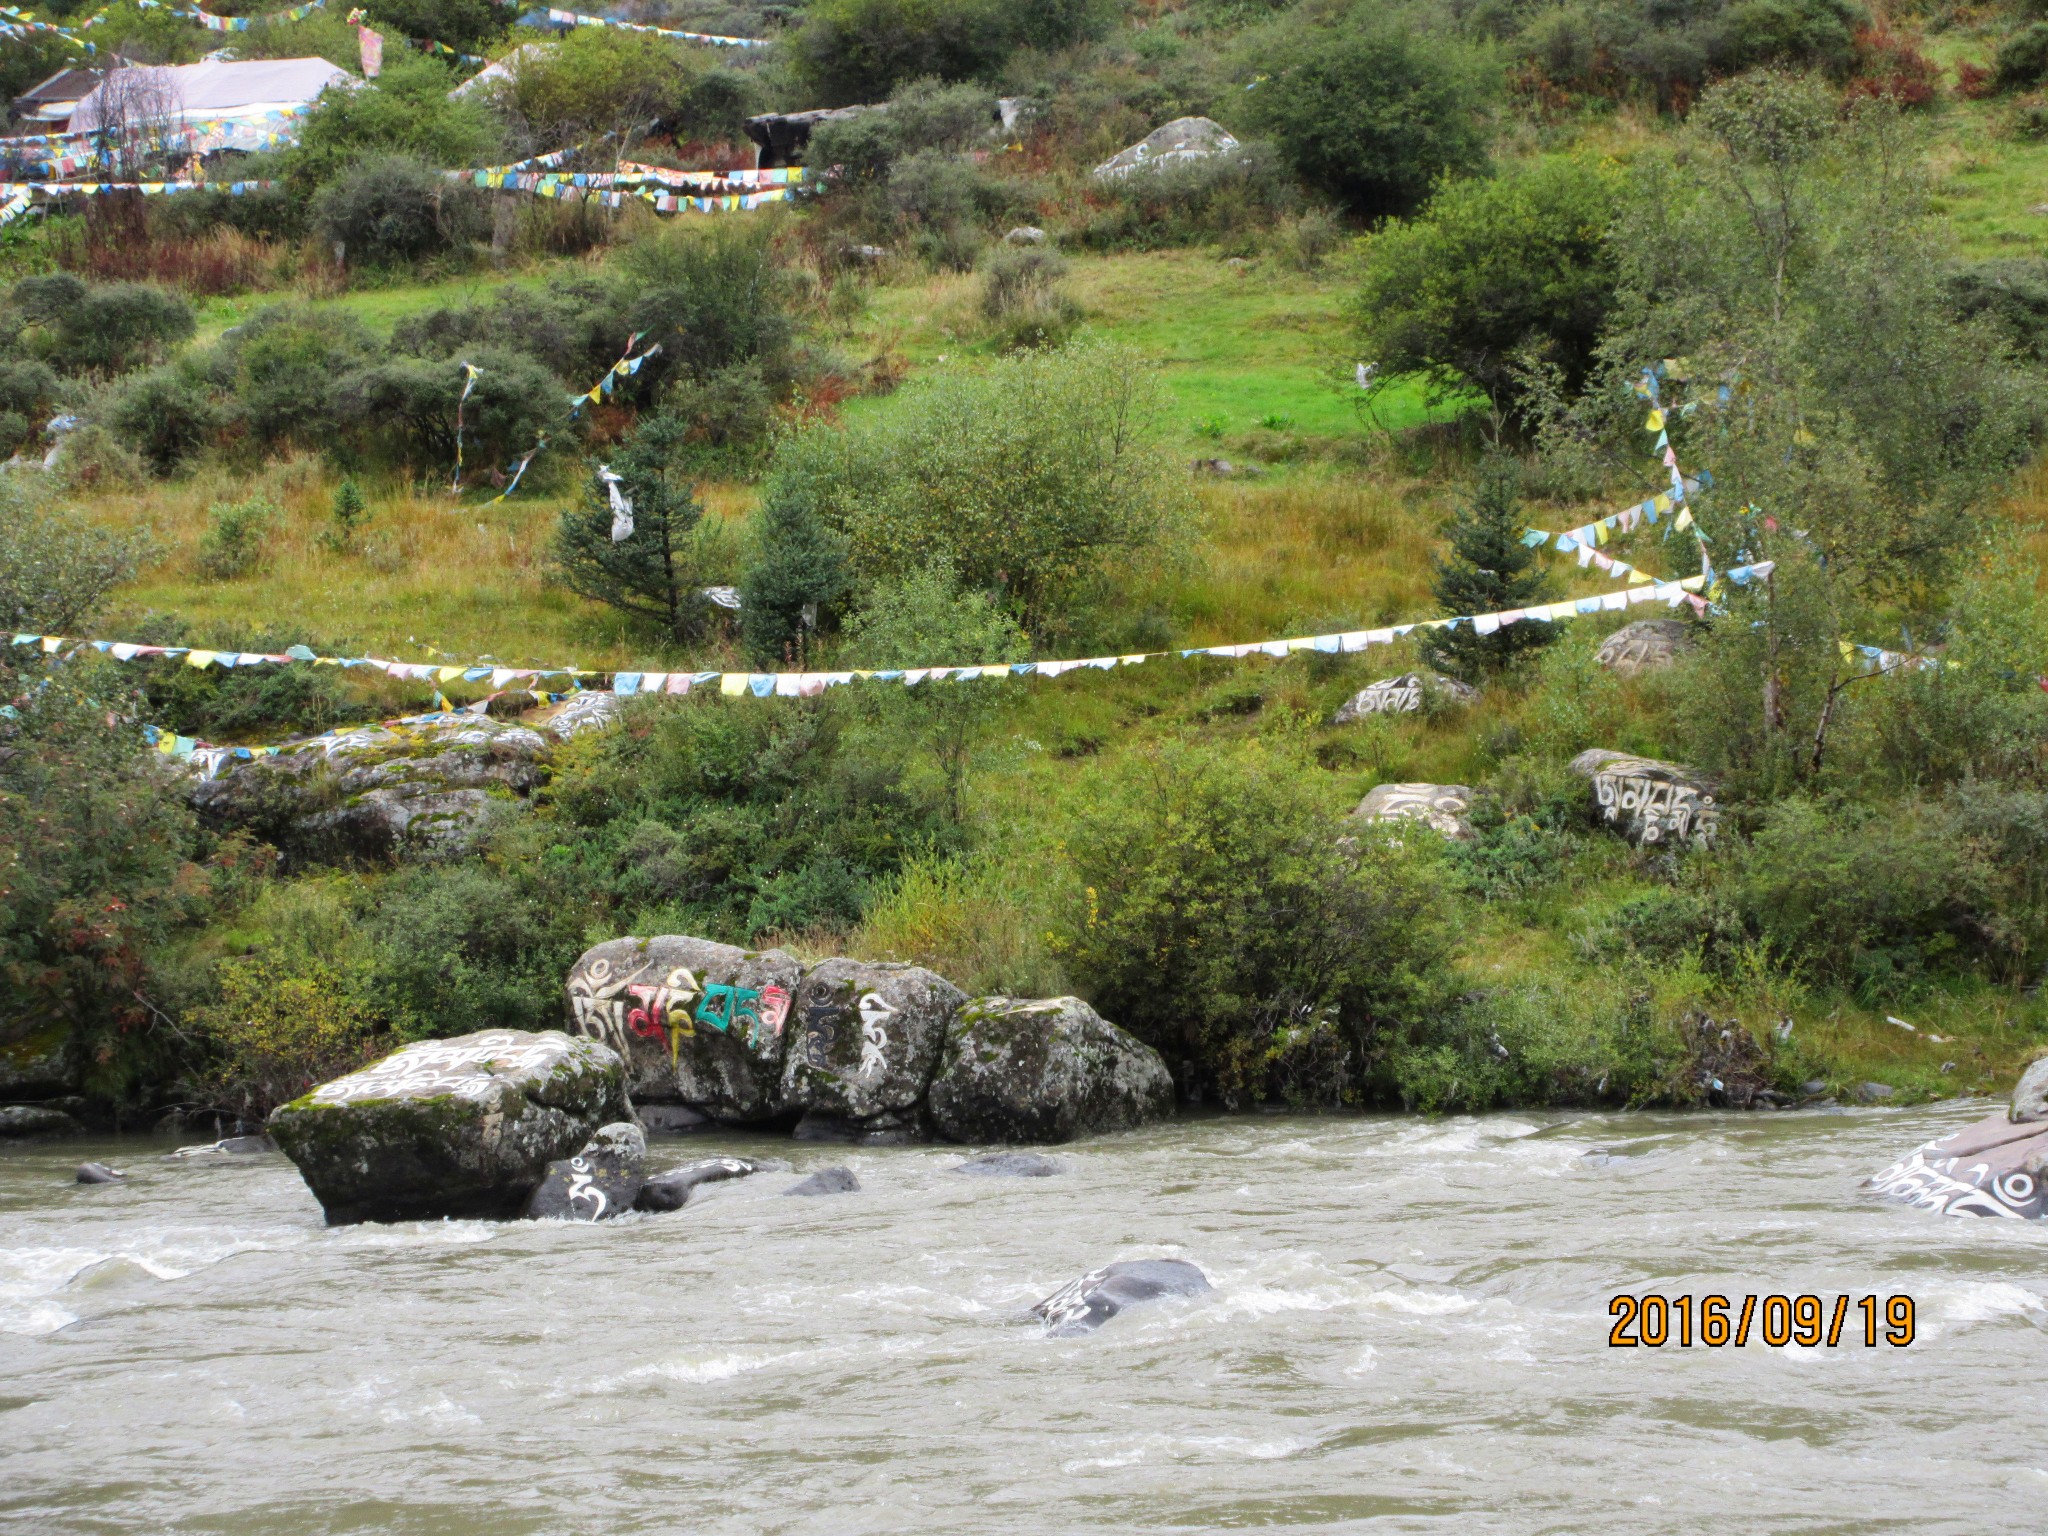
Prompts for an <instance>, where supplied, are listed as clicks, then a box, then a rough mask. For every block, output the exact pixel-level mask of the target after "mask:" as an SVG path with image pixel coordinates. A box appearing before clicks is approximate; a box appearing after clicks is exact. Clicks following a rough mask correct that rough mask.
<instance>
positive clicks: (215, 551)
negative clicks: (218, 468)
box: [199, 496, 282, 581]
mask: <svg viewBox="0 0 2048 1536" xmlns="http://www.w3.org/2000/svg"><path fill="white" fill-rule="evenodd" d="M281 516H282V514H281V513H280V512H279V511H278V508H277V507H276V505H275V504H274V503H272V502H269V501H266V500H265V499H264V498H263V497H261V496H252V497H250V498H249V499H248V500H247V501H217V502H215V503H214V504H213V505H212V506H211V507H209V508H207V511H206V533H205V535H204V536H203V537H202V538H201V539H200V541H199V573H200V575H202V576H204V577H206V578H207V580H209V581H233V580H234V579H235V578H236V577H238V576H246V575H248V574H249V573H250V572H251V571H253V570H255V569H256V567H257V566H258V565H260V564H261V563H262V562H263V560H264V559H265V557H266V555H267V553H268V552H267V551H266V550H265V548H264V545H265V544H266V543H267V542H268V541H269V539H270V536H271V535H272V534H273V533H275V532H276V531H277V525H278V521H279V519H280V517H281Z"/></svg>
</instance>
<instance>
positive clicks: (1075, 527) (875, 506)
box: [770, 344, 1188, 627]
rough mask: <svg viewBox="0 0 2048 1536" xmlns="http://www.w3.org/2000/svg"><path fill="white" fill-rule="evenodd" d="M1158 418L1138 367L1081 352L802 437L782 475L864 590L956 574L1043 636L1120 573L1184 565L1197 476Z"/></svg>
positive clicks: (984, 375)
mask: <svg viewBox="0 0 2048 1536" xmlns="http://www.w3.org/2000/svg"><path fill="white" fill-rule="evenodd" d="M1157 421H1158V397H1157V392H1156V386H1155V385H1154V383H1153V381H1152V379H1151V377H1150V373H1149V370H1147V369H1146V368H1145V367H1144V365H1143V364H1141V363H1140V362H1139V360H1138V359H1137V358H1136V357H1134V356H1132V355H1130V354H1128V353H1126V352H1123V351H1121V350H1118V349H1117V348H1114V347H1110V346H1101V345H1081V344H1076V345H1073V346H1069V347H1065V348H1062V349H1060V350H1058V351H1054V352H1044V353H1020V354H1018V355H1016V356H1014V357H1009V358H1005V359H1002V360H1001V361H999V362H997V363H995V364H993V365H992V366H990V367H988V368H987V369H985V370H979V371H976V372H973V373H969V372H965V371H957V372H949V373H940V374H936V375H933V376H932V377H931V378H929V379H927V380H925V381H924V382H922V383H920V384H917V385H913V386H912V388H911V390H910V392H909V393H908V394H906V396H905V398H904V399H903V401H902V404H901V406H900V407H899V408H898V409H895V410H892V411H891V412H890V413H889V415H888V416H886V417H883V418H879V419H875V420H871V421H863V422H861V423H860V424H858V425H857V426H854V427H852V428H849V429H846V430H834V429H830V428H823V427H820V428H815V429H813V430H812V431H809V432H806V433H804V434H803V435H801V436H799V437H797V438H794V439H792V440H791V441H790V442H789V443H788V444H786V445H785V446H784V448H783V449H782V450H781V452H780V453H778V455H777V458H776V476H777V478H778V480H780V479H781V478H782V477H785V476H787V477H789V479H790V483H791V484H792V485H794V486H797V487H800V488H801V491H802V493H803V494H806V495H809V496H810V497H812V498H813V502H814V505H815V506H816V507H817V509H818V513H819V515H820V516H821V517H822V518H823V520H824V521H825V524H826V526H828V527H830V528H832V529H834V530H836V531H837V532H839V533H841V534H842V535H844V536H845V537H846V539H847V540H848V543H849V546H850V549H851V553H852V557H853V562H854V566H855V569H856V571H857V572H858V573H859V575H860V576H861V577H862V578H864V579H867V580H885V579H891V578H901V577H902V576H905V575H908V574H910V573H911V572H913V571H916V570H919V569H922V568H924V567H926V566H930V565H947V566H950V567H951V568H952V569H954V570H955V571H956V572H957V573H958V574H959V576H960V578H961V580H962V581H963V582H964V583H965V584H966V585H968V586H970V587H973V588H976V589H978V590H981V591H985V592H991V593H996V594H999V595H1000V596H1001V597H1002V598H1003V599H1004V601H1005V603H1006V605H1007V606H1009V607H1010V608H1011V610H1012V611H1013V612H1015V613H1017V614H1018V615H1019V616H1020V617H1021V618H1023V620H1024V622H1025V623H1026V625H1027V627H1030V626H1032V625H1034V624H1035V623H1036V621H1037V619H1038V618H1040V617H1042V616H1044V615H1046V614H1049V613H1052V612H1055V611H1058V610H1061V609H1071V608H1072V607H1073V606H1074V605H1075V604H1076V602H1078V601H1080V600H1082V599H1084V598H1085V596H1086V595H1087V588H1088V584H1089V583H1090V582H1091V581H1093V580H1095V579H1096V578H1098V577H1099V576H1101V575H1102V574H1103V573H1105V572H1106V571H1107V570H1108V569H1109V568H1110V566H1111V565H1112V563H1114V564H1115V566H1116V567H1117V569H1118V571H1119V573H1120V574H1122V575H1125V576H1128V573H1129V571H1130V570H1131V569H1132V568H1133V566H1134V565H1136V564H1139V563H1142V562H1147V561H1153V562H1156V561H1158V560H1160V559H1162V558H1164V559H1167V560H1172V559H1175V558H1178V557H1179V556H1180V554H1181V552H1182V550H1183V548H1184V535H1185V530H1186V514H1187V510H1188V508H1187V489H1186V478H1185V473H1184V472H1183V471H1182V470H1181V469H1180V467H1179V466H1178V465H1177V464H1175V463H1174V462H1173V461H1171V460H1169V459H1168V458H1166V457H1165V456H1164V454H1163V453H1162V451H1161V450H1160V449H1159V448H1158V447H1157V446H1156V427H1157ZM774 493H775V492H774V491H773V489H772V488H771V492H770V494H771V495H772V494H774Z"/></svg>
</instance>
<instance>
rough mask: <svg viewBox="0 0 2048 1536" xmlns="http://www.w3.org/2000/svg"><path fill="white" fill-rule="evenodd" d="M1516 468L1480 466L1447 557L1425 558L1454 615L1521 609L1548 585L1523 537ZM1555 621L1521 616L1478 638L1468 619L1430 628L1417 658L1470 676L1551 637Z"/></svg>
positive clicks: (1441, 600)
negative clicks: (1465, 622)
mask: <svg viewBox="0 0 2048 1536" xmlns="http://www.w3.org/2000/svg"><path fill="white" fill-rule="evenodd" d="M1521 505H1522V502H1521V471H1520V467H1519V466H1518V465H1516V463H1515V462H1514V461H1513V460H1512V459H1509V458H1507V457H1506V456H1505V455H1496V456H1494V457H1491V458H1489V459H1488V460H1487V461H1486V463H1485V464H1483V465H1482V466H1481V468H1480V474H1479V484H1478V487H1477V489H1476V490H1475V491H1474V493H1473V495H1472V498H1471V499H1470V500H1469V501H1467V502H1465V503H1464V504H1463V505H1461V506H1460V507H1459V508H1458V512H1457V515H1456V517H1454V518H1453V519H1452V522H1451V526H1450V530H1449V538H1450V545H1451V557H1450V558H1449V559H1448V560H1446V559H1444V558H1443V557H1442V556H1440V555H1433V556H1431V558H1430V571H1431V577H1430V586H1431V589H1432V590H1433V591H1434V592H1435V594H1436V600H1437V605H1438V607H1439V608H1441V609H1442V611H1443V612H1444V613H1446V614H1448V615H1451V616H1453V617H1457V616H1464V615H1474V614H1489V613H1504V612H1506V611H1508V610H1510V609H1514V608H1521V607H1526V606H1527V605H1528V604H1529V603H1530V602H1531V601H1532V600H1534V599H1535V598H1537V597H1539V596H1540V595H1541V594H1542V592H1543V588H1544V586H1545V585H1546V582H1547V578H1546V576H1545V575H1544V572H1543V567H1542V565H1541V564H1540V563H1539V562H1538V561H1537V559H1536V552H1535V551H1534V550H1533V549H1531V548H1529V547H1528V546H1527V545H1526V544H1524V543H1523V542H1522V533H1523V531H1524V530H1525V529H1526V528H1527V526H1528V524H1527V523H1525V522H1524V521H1523V520H1522V516H1521ZM1556 634H1557V630H1556V626H1555V625H1552V624H1546V623H1543V622H1541V621H1538V620H1530V619H1524V620H1521V621H1520V622H1518V623H1514V624H1503V625H1501V626H1500V627H1499V628H1497V629H1496V630H1495V631H1494V632H1493V633H1492V634H1490V635H1482V634H1480V633H1478V631H1477V630H1476V629H1475V628H1474V627H1473V626H1472V625H1471V624H1469V623H1468V624H1463V625H1451V626H1447V627H1446V628H1443V629H1434V630H1431V631H1430V632H1429V634H1428V635H1427V636H1426V637H1425V638H1424V639H1423V641H1422V645H1421V651H1422V655H1423V657H1424V659H1425V660H1427V661H1429V662H1430V663H1431V664H1432V665H1433V666H1438V667H1442V668H1443V669H1444V670H1445V671H1447V672H1451V673H1455V674H1457V675H1459V676H1462V677H1465V678H1468V679H1473V680H1476V679H1478V678H1479V677H1481V676H1484V675H1485V674H1486V673H1488V672H1494V671H1498V670H1499V669H1500V668H1502V667H1504V666H1506V665H1507V664H1508V663H1510V662H1512V661H1513V660H1514V659H1515V658H1516V657H1518V656H1521V655H1524V654H1526V653H1527V652H1529V651H1532V650H1535V649H1537V648H1539V647H1541V646H1545V645H1548V644H1549V643H1550V642H1551V641H1552V640H1553V639H1555V638H1556Z"/></svg>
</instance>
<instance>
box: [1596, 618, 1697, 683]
mask: <svg viewBox="0 0 2048 1536" xmlns="http://www.w3.org/2000/svg"><path fill="white" fill-rule="evenodd" d="M1692 645H1693V640H1692V628H1691V626H1690V625H1687V624H1682V623H1680V622H1679V621H1678V620H1677V619H1638V620H1636V622H1635V623H1633V624H1624V625H1622V626H1621V628H1619V629H1617V630H1616V631H1615V632H1614V633H1613V634H1611V635H1609V636H1608V637H1607V638H1606V639H1605V640H1604V641H1602V642H1601V645H1600V649H1599V651H1598V653H1597V654H1595V656H1594V658H1593V659H1594V660H1595V661H1597V662H1599V663H1600V665H1601V666H1603V667H1605V668H1607V670H1608V671H1610V672H1612V673H1614V674H1615V675H1616V676H1617V677H1634V676H1636V675H1637V674H1638V673H1641V672H1655V671H1658V670H1659V669H1661V668H1664V667H1668V666H1670V665H1671V664H1672V663H1673V662H1674V661H1676V660H1678V658H1679V657H1680V656H1682V655H1684V654H1685V653H1686V652H1687V651H1689V650H1691V649H1692Z"/></svg>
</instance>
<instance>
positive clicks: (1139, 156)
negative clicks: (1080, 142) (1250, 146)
mask: <svg viewBox="0 0 2048 1536" xmlns="http://www.w3.org/2000/svg"><path fill="white" fill-rule="evenodd" d="M1237 147H1238V142H1237V139H1236V138H1235V137H1234V136H1233V135H1232V134H1231V133H1230V131H1229V130H1228V129H1227V128H1225V127H1224V126H1223V125H1222V124H1221V123H1218V122H1215V121H1213V120H1212V119H1210V118H1206V117H1176V118H1175V119H1174V120H1173V121H1172V122H1170V123H1167V124H1166V125H1164V126H1163V127H1159V128H1154V129H1153V130H1152V131H1151V132H1150V133H1148V134H1146V135H1145V137H1144V138H1142V139H1140V140H1139V141H1138V142H1137V143H1135V144H1133V145H1131V146H1130V147H1129V148H1128V149H1121V150H1118V151H1117V152H1116V153H1115V154H1114V155H1111V156H1110V157H1109V158H1108V159H1107V160H1105V161H1103V162H1102V164H1100V165H1098V166H1097V167H1095V175H1096V176H1097V177H1099V178H1101V179H1102V180H1104V181H1117V180H1120V179H1122V178H1123V177H1125V176H1129V175H1130V174H1132V173H1133V172H1134V171H1139V170H1156V169H1158V168H1159V167H1160V166H1164V165H1185V164H1187V163H1188V162H1190V161H1193V160H1207V159H1209V158H1210V157H1211V156H1212V155H1222V154H1228V153H1229V152H1230V151H1231V150H1233V149H1236V148H1237Z"/></svg>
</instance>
